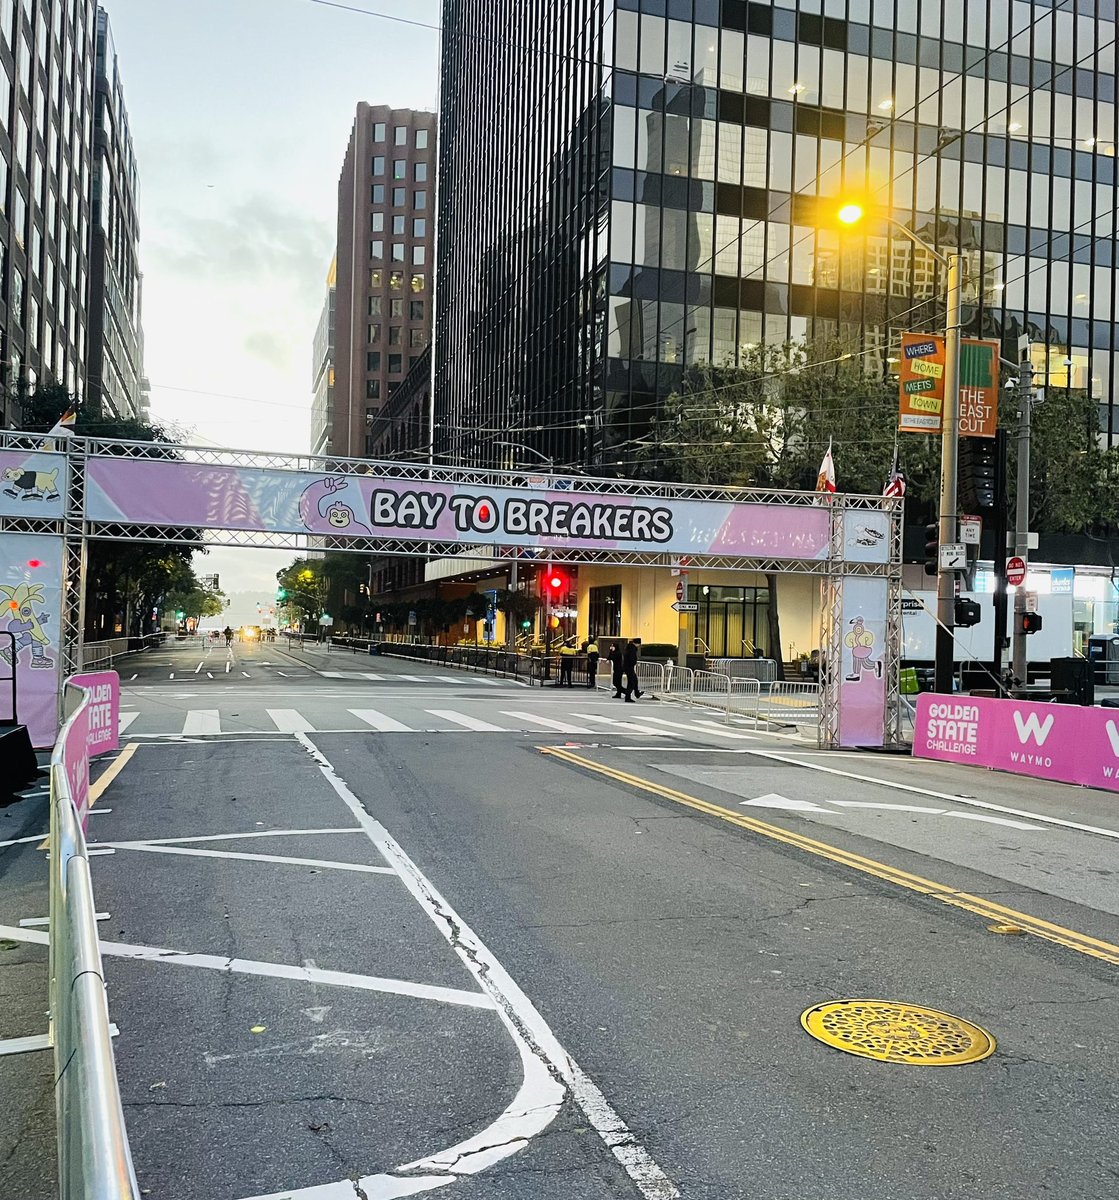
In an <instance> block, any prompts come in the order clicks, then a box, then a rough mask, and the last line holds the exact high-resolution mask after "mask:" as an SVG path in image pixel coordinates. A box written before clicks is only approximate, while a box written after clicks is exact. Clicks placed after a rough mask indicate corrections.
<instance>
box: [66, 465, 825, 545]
mask: <svg viewBox="0 0 1119 1200" xmlns="http://www.w3.org/2000/svg"><path fill="white" fill-rule="evenodd" d="M559 482H560V481H558V480H556V479H553V478H550V477H549V478H547V479H546V480H544V481H542V483H543V484H544V486H541V487H540V488H531V487H526V488H519V489H518V488H508V487H496V486H495V487H490V486H488V485H480V484H479V485H473V484H471V485H459V484H447V483H427V482H424V481H422V480H400V479H381V478H378V477H377V476H376V475H373V474H369V475H325V474H316V473H313V472H306V471H291V470H279V469H275V468H263V469H262V468H255V467H236V466H205V465H199V464H196V463H183V462H173V461H170V462H166V461H159V460H148V459H128V458H92V459H90V461H89V466H88V474H87V481H86V517H87V518H88V519H89V520H90V521H99V522H114V523H115V522H121V523H129V524H143V525H171V526H180V527H186V528H196V529H227V530H244V531H254V532H278V533H291V534H300V533H316V534H329V535H331V536H332V537H340V538H345V537H361V538H369V537H387V538H401V539H415V540H416V541H461V542H463V543H465V544H469V545H487V544H488V545H496V546H525V547H531V546H541V547H548V546H563V547H572V548H577V549H588V550H605V549H610V550H615V549H621V550H644V551H651V552H660V553H669V554H721V555H740V556H742V557H743V558H763V557H764V558H777V559H797V560H801V561H819V560H823V559H825V558H826V557H827V554H828V545H829V532H830V519H831V514H830V512H829V510H828V509H827V507H826V506H819V507H817V506H815V505H791V504H750V503H724V502H720V501H713V500H673V499H661V498H659V497H656V496H618V495H611V494H609V493H595V492H583V491H578V492H576V491H570V490H566V489H564V488H562V487H559V486H558V483H559Z"/></svg>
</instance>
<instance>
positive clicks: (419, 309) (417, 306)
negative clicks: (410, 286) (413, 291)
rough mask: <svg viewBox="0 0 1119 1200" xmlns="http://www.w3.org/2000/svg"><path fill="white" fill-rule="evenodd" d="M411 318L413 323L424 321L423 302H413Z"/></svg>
mask: <svg viewBox="0 0 1119 1200" xmlns="http://www.w3.org/2000/svg"><path fill="white" fill-rule="evenodd" d="M409 316H410V317H411V318H412V320H413V321H422V320H423V319H424V302H423V301H422V300H413V301H412V302H411V311H410V312H409Z"/></svg>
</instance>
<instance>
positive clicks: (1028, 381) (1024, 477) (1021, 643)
mask: <svg viewBox="0 0 1119 1200" xmlns="http://www.w3.org/2000/svg"><path fill="white" fill-rule="evenodd" d="M1019 370H1020V371H1021V375H1020V376H1019V380H1020V384H1021V386H1020V387H1019V389H1018V393H1019V400H1020V402H1021V405H1022V411H1021V413H1020V414H1019V418H1018V497H1017V506H1016V516H1015V521H1014V553H1015V554H1017V555H1018V556H1019V557H1020V558H1021V559H1022V560H1023V561H1024V562H1027V561H1029V558H1028V556H1029V529H1030V417H1031V413H1032V411H1033V404H1034V368H1033V362H1032V360H1031V359H1030V354H1029V349H1028V347H1027V349H1026V351H1025V358H1024V360H1023V362H1022V364H1021V366H1020V368H1019ZM1025 615H1026V581H1025V580H1024V579H1023V580H1022V582H1021V583H1020V584H1019V585H1018V586H1017V587H1016V588H1015V589H1014V633H1013V639H1014V640H1013V642H1012V643H1011V644H1012V646H1013V652H1012V655H1011V670H1012V671H1013V673H1014V677H1015V678H1016V679H1018V680H1020V681H1021V682H1022V683H1023V684H1026V683H1029V679H1028V678H1027V673H1028V664H1027V660H1026V631H1025V630H1024V629H1023V628H1022V618H1023V617H1024V616H1025Z"/></svg>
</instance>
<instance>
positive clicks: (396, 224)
mask: <svg viewBox="0 0 1119 1200" xmlns="http://www.w3.org/2000/svg"><path fill="white" fill-rule="evenodd" d="M392 232H393V236H394V237H403V236H404V217H402V216H396V217H393V219H392Z"/></svg>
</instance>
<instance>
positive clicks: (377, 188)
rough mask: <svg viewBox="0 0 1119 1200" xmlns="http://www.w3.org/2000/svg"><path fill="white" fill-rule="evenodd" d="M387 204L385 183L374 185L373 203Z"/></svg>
mask: <svg viewBox="0 0 1119 1200" xmlns="http://www.w3.org/2000/svg"><path fill="white" fill-rule="evenodd" d="M384 202H385V185H384V184H383V183H375V184H374V185H373V203H374V204H384Z"/></svg>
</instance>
